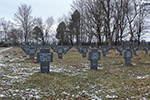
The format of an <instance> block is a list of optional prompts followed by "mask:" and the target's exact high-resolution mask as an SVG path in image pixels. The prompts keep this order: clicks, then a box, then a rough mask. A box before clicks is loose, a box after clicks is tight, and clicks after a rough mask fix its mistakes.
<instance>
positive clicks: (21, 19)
mask: <svg viewBox="0 0 150 100" xmlns="http://www.w3.org/2000/svg"><path fill="white" fill-rule="evenodd" d="M31 12H32V9H31V6H27V5H26V4H22V5H21V6H19V7H18V11H17V12H16V13H15V14H14V20H15V21H16V23H17V25H18V26H19V27H20V28H21V29H22V31H23V37H24V41H25V42H27V41H28V39H29V37H30V36H31V35H30V33H31V29H32V26H33V18H32V16H31Z"/></svg>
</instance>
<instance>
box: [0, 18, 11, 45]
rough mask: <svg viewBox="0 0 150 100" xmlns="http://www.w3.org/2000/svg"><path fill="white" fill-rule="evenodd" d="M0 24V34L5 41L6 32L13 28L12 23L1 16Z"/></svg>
mask: <svg viewBox="0 0 150 100" xmlns="http://www.w3.org/2000/svg"><path fill="white" fill-rule="evenodd" d="M0 26H1V34H2V36H1V37H3V38H4V41H5V42H7V41H8V34H9V32H10V30H11V29H12V28H13V24H12V23H11V22H10V21H6V20H5V19H4V18H3V19H1V22H0Z"/></svg>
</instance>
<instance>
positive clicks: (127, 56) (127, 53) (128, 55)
mask: <svg viewBox="0 0 150 100" xmlns="http://www.w3.org/2000/svg"><path fill="white" fill-rule="evenodd" d="M124 58H125V66H129V65H130V64H131V58H132V50H131V49H130V47H128V48H127V49H126V51H125V52H124Z"/></svg>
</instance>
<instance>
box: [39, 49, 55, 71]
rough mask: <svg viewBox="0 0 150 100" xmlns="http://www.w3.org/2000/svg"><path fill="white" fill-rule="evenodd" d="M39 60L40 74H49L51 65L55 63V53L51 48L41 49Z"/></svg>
mask: <svg viewBox="0 0 150 100" xmlns="http://www.w3.org/2000/svg"><path fill="white" fill-rule="evenodd" d="M37 58H38V59H39V62H40V72H41V73H49V68H50V66H49V65H50V62H52V61H53V53H52V52H50V51H49V48H41V49H40V53H39V54H38V57H37Z"/></svg>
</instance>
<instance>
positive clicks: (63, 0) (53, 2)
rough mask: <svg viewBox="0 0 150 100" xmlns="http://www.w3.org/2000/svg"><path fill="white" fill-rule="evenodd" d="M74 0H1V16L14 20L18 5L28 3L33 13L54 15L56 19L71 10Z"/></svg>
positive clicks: (45, 16) (46, 15) (42, 15)
mask: <svg viewBox="0 0 150 100" xmlns="http://www.w3.org/2000/svg"><path fill="white" fill-rule="evenodd" d="M72 1H73V0H0V18H2V17H5V18H6V19H9V20H12V19H13V16H14V13H15V12H16V11H17V9H18V6H20V5H21V4H27V5H30V6H32V15H33V16H35V17H41V18H43V19H46V18H47V17H49V16H52V17H53V18H54V19H55V21H56V22H57V19H58V18H59V17H62V16H63V14H68V12H69V11H71V6H70V5H71V4H72Z"/></svg>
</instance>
